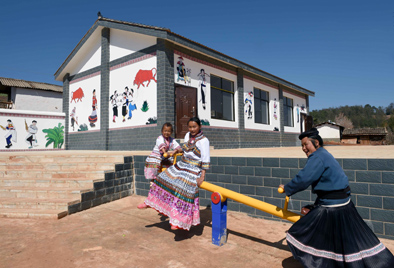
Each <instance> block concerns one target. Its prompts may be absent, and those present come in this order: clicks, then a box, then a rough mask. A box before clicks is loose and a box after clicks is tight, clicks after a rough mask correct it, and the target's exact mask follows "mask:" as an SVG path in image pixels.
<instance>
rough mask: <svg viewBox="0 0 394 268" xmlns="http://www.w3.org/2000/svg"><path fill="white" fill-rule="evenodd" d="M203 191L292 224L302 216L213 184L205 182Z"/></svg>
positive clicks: (202, 186) (202, 187)
mask: <svg viewBox="0 0 394 268" xmlns="http://www.w3.org/2000/svg"><path fill="white" fill-rule="evenodd" d="M200 188H201V189H204V190H207V191H209V192H218V193H220V195H221V196H222V198H223V197H226V198H229V199H232V200H234V201H237V202H239V203H242V204H245V205H247V206H250V207H253V208H256V209H258V210H261V211H264V212H267V213H269V214H271V215H274V216H276V217H279V218H282V219H285V220H288V221H291V222H296V221H298V220H299V219H301V217H302V216H301V215H299V214H296V213H293V212H291V211H287V204H285V207H286V209H282V208H280V207H277V206H274V205H271V204H268V203H266V202H263V201H260V200H257V199H255V198H252V197H249V196H246V195H243V194H240V193H237V192H234V191H231V190H228V189H226V188H223V187H220V186H217V185H214V184H212V183H209V182H206V181H204V182H203V183H201V185H200Z"/></svg>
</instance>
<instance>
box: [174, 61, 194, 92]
mask: <svg viewBox="0 0 394 268" xmlns="http://www.w3.org/2000/svg"><path fill="white" fill-rule="evenodd" d="M176 65H177V67H176V69H177V70H178V78H177V82H179V81H184V82H185V84H186V83H188V84H189V85H190V83H191V78H190V74H191V69H186V67H185V64H184V63H183V58H182V57H181V56H179V57H178V62H177V64H176Z"/></svg>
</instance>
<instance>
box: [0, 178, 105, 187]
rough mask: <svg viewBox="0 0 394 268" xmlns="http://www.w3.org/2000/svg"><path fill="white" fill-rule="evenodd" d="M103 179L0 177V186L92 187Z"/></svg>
mask: <svg viewBox="0 0 394 268" xmlns="http://www.w3.org/2000/svg"><path fill="white" fill-rule="evenodd" d="M100 181H104V179H103V178H101V179H91V178H66V179H63V178H60V179H59V178H58V179H56V178H51V179H31V178H0V188H2V187H37V188H39V187H53V188H79V189H85V188H93V184H94V183H95V182H100Z"/></svg>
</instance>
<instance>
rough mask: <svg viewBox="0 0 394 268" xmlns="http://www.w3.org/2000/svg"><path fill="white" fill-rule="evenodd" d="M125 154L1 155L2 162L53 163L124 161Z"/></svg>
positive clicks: (0, 160)
mask: <svg viewBox="0 0 394 268" xmlns="http://www.w3.org/2000/svg"><path fill="white" fill-rule="evenodd" d="M123 160H124V156H123V155H50V154H49V155H46V156H44V155H26V156H21V155H19V156H0V162H2V163H21V164H22V163H31V164H33V163H36V164H39V163H53V162H63V163H66V162H79V163H81V162H92V163H98V162H100V163H101V162H108V163H123Z"/></svg>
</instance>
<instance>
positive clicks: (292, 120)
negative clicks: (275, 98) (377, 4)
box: [283, 96, 294, 127]
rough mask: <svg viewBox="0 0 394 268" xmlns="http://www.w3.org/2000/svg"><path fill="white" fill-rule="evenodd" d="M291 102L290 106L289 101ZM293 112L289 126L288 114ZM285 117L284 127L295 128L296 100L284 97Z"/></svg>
mask: <svg viewBox="0 0 394 268" xmlns="http://www.w3.org/2000/svg"><path fill="white" fill-rule="evenodd" d="M289 100H291V106H289V105H288V101H289ZM289 111H291V113H290V115H291V118H290V125H287V123H288V121H289V115H288V112H289ZM283 117H284V122H283V125H284V126H285V127H294V99H292V98H289V97H285V96H283Z"/></svg>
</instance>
